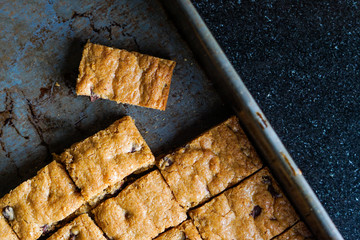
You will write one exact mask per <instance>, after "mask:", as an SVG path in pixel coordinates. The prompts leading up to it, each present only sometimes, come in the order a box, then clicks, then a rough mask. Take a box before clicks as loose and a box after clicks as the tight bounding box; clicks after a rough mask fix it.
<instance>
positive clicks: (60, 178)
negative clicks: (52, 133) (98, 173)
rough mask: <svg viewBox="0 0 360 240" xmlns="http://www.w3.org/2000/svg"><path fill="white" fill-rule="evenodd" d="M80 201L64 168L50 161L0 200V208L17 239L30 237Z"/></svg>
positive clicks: (37, 234) (56, 220)
mask: <svg viewBox="0 0 360 240" xmlns="http://www.w3.org/2000/svg"><path fill="white" fill-rule="evenodd" d="M83 203H84V199H83V198H82V196H81V194H80V193H79V192H78V191H77V189H76V186H75V185H74V184H73V182H72V181H71V179H70V177H69V176H68V175H67V173H66V171H65V169H64V167H63V166H62V165H61V164H60V163H57V162H55V161H53V162H52V163H50V164H49V165H47V166H46V167H44V168H43V169H41V170H40V171H39V172H38V173H37V175H36V176H35V177H33V178H32V179H29V180H27V181H26V182H23V183H22V184H20V185H19V186H18V187H16V188H15V189H14V190H12V191H11V192H10V193H8V194H6V195H5V196H4V197H3V198H2V199H0V208H1V209H2V214H3V216H4V217H5V218H6V219H7V220H8V222H9V223H10V225H11V227H12V228H13V230H14V231H15V232H16V233H17V235H18V236H19V238H20V239H26V240H33V239H38V238H39V237H40V236H41V235H42V234H44V233H46V232H48V231H49V230H50V229H52V228H54V227H55V225H56V223H57V222H59V221H61V220H63V219H65V218H66V217H67V216H69V215H70V214H72V213H73V212H74V211H75V210H76V209H77V208H79V207H80V206H81V205H82V204H83Z"/></svg>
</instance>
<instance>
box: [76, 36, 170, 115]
mask: <svg viewBox="0 0 360 240" xmlns="http://www.w3.org/2000/svg"><path fill="white" fill-rule="evenodd" d="M174 67H175V62H174V61H171V60H166V59H161V58H156V57H152V56H149V55H144V54H140V53H137V52H128V51H126V50H120V49H115V48H111V47H106V46H102V45H99V44H93V43H90V42H88V43H87V44H86V45H85V47H84V52H83V56H82V59H81V62H80V67H79V77H78V79H77V85H76V93H77V94H78V95H86V96H98V97H101V98H105V99H110V100H113V101H116V102H118V103H120V102H121V103H128V104H133V105H139V106H142V107H149V108H156V109H160V110H165V108H166V102H167V98H168V95H169V90H170V83H171V77H172V72H173V69H174Z"/></svg>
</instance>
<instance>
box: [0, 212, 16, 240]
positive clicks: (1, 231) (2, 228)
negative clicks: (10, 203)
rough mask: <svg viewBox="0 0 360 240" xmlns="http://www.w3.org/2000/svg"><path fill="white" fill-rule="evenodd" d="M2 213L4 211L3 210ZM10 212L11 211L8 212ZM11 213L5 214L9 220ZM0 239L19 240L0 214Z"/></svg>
mask: <svg viewBox="0 0 360 240" xmlns="http://www.w3.org/2000/svg"><path fill="white" fill-rule="evenodd" d="M3 211H4V210H3ZM10 211H11V210H10ZM11 214H12V213H11V212H10V213H6V210H5V215H6V216H7V217H8V218H10V215H11ZM0 239H7V240H19V238H18V237H17V236H16V234H15V233H14V232H13V230H12V229H11V227H10V225H9V224H8V223H7V221H6V220H5V218H4V217H3V215H2V214H0Z"/></svg>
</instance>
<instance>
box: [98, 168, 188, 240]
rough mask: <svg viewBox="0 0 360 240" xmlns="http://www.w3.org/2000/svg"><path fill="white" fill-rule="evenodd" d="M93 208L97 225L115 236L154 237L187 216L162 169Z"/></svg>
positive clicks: (124, 237) (114, 237)
mask: <svg viewBox="0 0 360 240" xmlns="http://www.w3.org/2000/svg"><path fill="white" fill-rule="evenodd" d="M92 212H93V214H94V216H95V217H94V218H95V222H96V223H97V225H98V226H99V227H100V228H101V229H102V230H103V231H104V232H105V234H106V235H107V236H108V237H109V238H110V239H113V240H117V239H124V240H126V239H139V240H140V239H143V240H145V239H152V238H154V237H156V236H157V235H158V234H160V233H161V232H163V231H164V230H165V229H166V228H169V227H172V226H177V225H179V224H180V223H181V222H183V221H184V220H185V219H186V218H187V216H186V212H185V210H184V209H183V208H182V207H181V206H180V205H179V204H178V203H177V202H176V201H175V199H174V197H173V195H172V193H171V191H170V189H169V187H168V186H167V184H166V183H165V181H164V179H163V178H162V177H161V174H160V173H159V171H158V170H155V171H152V172H150V173H149V174H147V175H145V176H143V177H141V178H140V179H138V180H136V181H135V182H134V183H132V184H131V185H129V186H127V187H126V188H125V189H124V190H122V191H121V192H120V193H119V195H118V196H116V197H114V198H110V199H108V200H106V201H105V202H103V203H101V204H100V205H99V206H98V207H96V208H95V209H94V210H93V211H92Z"/></svg>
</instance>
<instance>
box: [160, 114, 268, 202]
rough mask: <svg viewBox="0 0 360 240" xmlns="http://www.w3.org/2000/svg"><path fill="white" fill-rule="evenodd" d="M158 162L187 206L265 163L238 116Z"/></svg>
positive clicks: (214, 192) (208, 196) (223, 187)
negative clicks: (244, 130)
mask: <svg viewBox="0 0 360 240" xmlns="http://www.w3.org/2000/svg"><path fill="white" fill-rule="evenodd" d="M157 165H158V167H159V168H160V170H161V174H162V175H163V176H164V178H165V180H166V182H167V183H168V184H169V186H170V188H171V190H172V191H173V193H174V195H175V198H176V200H177V201H178V202H179V203H180V205H181V206H183V207H185V208H187V209H188V208H191V207H194V206H196V205H198V204H199V203H202V202H204V201H205V200H206V199H209V198H210V197H212V196H214V195H216V194H218V193H220V192H221V191H223V190H225V189H226V188H228V187H229V186H232V185H234V184H236V183H238V182H240V181H241V180H242V179H244V178H245V177H247V176H249V175H251V174H252V173H254V172H255V171H256V170H258V169H260V168H261V166H262V163H261V161H260V159H259V157H258V155H257V154H256V152H255V150H254V148H253V147H252V145H251V143H250V142H249V140H248V138H247V137H246V135H245V133H244V132H243V130H242V129H241V127H240V125H239V122H238V119H237V118H236V117H231V118H229V119H228V120H227V121H225V122H223V123H221V124H220V125H218V126H216V127H214V128H212V129H210V130H209V131H207V132H205V133H204V134H202V135H201V136H199V137H198V138H196V139H195V140H193V141H191V142H190V143H189V144H187V145H186V146H185V147H183V148H180V149H178V150H177V151H175V152H173V153H171V154H169V155H167V156H165V157H164V158H162V159H160V161H157Z"/></svg>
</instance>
